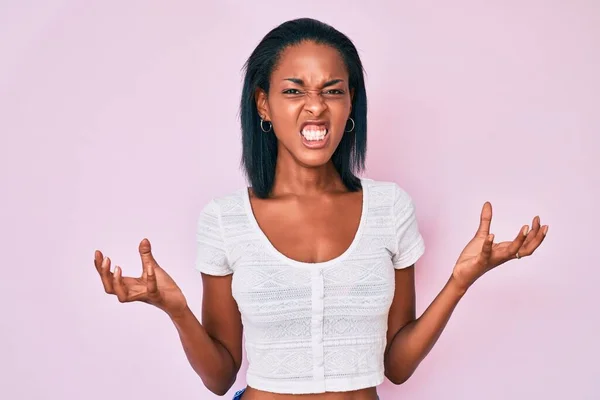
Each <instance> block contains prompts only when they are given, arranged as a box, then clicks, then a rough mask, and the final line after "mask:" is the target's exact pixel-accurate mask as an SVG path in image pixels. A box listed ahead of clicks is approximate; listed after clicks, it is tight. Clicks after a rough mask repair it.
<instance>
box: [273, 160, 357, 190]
mask: <svg viewBox="0 0 600 400" xmlns="http://www.w3.org/2000/svg"><path fill="white" fill-rule="evenodd" d="M280 154H281V153H280ZM340 190H343V191H345V190H346V189H345V186H344V184H343V182H342V179H341V177H340V175H339V174H338V172H337V171H336V169H335V167H334V165H333V162H332V161H331V160H329V161H328V162H327V163H326V164H324V165H320V166H317V167H308V166H303V165H300V164H299V163H298V161H296V160H294V159H292V157H277V163H276V165H275V181H274V184H273V191H272V194H273V195H274V196H280V195H286V194H294V195H314V194H319V193H324V192H331V191H340Z"/></svg>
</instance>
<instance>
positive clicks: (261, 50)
mask: <svg viewBox="0 0 600 400" xmlns="http://www.w3.org/2000/svg"><path fill="white" fill-rule="evenodd" d="M303 41H312V42H315V43H318V44H325V45H328V46H331V47H333V48H335V49H337V50H338V51H339V52H340V54H341V56H342V59H343V60H344V63H345V65H346V68H347V70H348V75H349V86H350V90H351V91H354V96H353V99H352V112H351V114H350V117H351V118H352V119H353V120H354V129H353V130H352V131H351V132H349V133H345V134H344V135H343V137H342V140H341V141H340V143H339V145H338V147H337V149H336V150H335V152H334V153H333V156H332V161H333V165H334V166H335V168H336V170H337V171H338V173H339V174H340V176H341V179H342V182H343V183H344V185H345V186H346V187H347V188H348V190H350V191H357V190H359V189H360V188H361V184H360V179H359V178H358V177H357V176H356V175H355V173H357V172H360V171H362V170H363V169H364V166H365V156H366V150H367V94H366V90H365V81H364V76H363V72H364V71H363V65H362V62H361V60H360V57H359V55H358V51H357V50H356V47H355V46H354V44H353V43H352V41H351V40H350V39H349V38H348V37H347V36H346V35H344V34H343V33H341V32H340V31H338V30H336V29H335V28H333V27H332V26H330V25H327V24H325V23H323V22H320V21H317V20H314V19H311V18H300V19H295V20H291V21H287V22H284V23H283V24H281V25H279V26H278V27H276V28H274V29H273V30H271V31H270V32H269V33H268V34H267V35H266V36H265V37H264V38H263V39H262V40H261V42H260V43H259V44H258V46H256V48H255V49H254V51H253V52H252V54H251V55H250V57H249V58H248V60H247V61H246V63H245V64H244V71H245V77H244V87H243V90H242V99H241V105H240V120H241V128H242V147H243V150H242V166H243V168H244V170H245V172H246V176H247V177H248V180H249V181H250V185H251V186H252V189H253V191H254V193H255V194H256V195H257V196H258V197H261V198H265V197H268V196H269V193H270V192H271V189H272V187H273V181H274V179H275V163H276V161H277V138H276V137H275V135H272V134H271V135H266V134H264V133H263V132H262V131H261V128H260V116H259V115H258V109H257V107H256V100H255V97H254V96H255V92H256V90H257V89H259V88H260V89H262V90H264V91H265V93H268V92H269V80H270V78H271V73H272V72H273V70H274V69H275V67H276V65H277V62H278V61H279V57H280V56H281V53H282V51H283V50H285V49H286V48H287V47H289V46H292V45H295V44H299V43H301V42H303Z"/></svg>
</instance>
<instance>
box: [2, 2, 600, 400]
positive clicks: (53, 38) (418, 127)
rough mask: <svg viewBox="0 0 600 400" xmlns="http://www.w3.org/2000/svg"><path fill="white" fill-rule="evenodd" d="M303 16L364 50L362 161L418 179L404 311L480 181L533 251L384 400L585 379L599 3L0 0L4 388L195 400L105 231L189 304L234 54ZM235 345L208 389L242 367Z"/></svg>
mask: <svg viewBox="0 0 600 400" xmlns="http://www.w3.org/2000/svg"><path fill="white" fill-rule="evenodd" d="M305 16H308V17H314V18H317V19H320V20H322V21H324V22H327V23H330V24H332V25H333V26H335V27H336V28H338V29H339V30H341V31H342V32H344V33H346V34H348V35H349V36H350V38H351V39H352V40H353V41H354V43H355V44H356V46H357V48H358V49H359V51H360V55H361V57H362V59H363V61H364V65H365V68H366V71H367V77H366V81H367V90H368V96H369V145H368V147H369V150H368V155H367V157H368V171H367V173H366V175H367V176H369V177H371V178H373V179H380V180H393V181H396V182H398V183H399V184H400V185H401V186H402V187H404V188H405V189H406V190H407V191H408V192H409V193H410V194H411V195H412V196H413V198H414V200H415V202H416V205H417V216H418V220H419V223H420V226H421V228H422V231H423V235H424V237H425V240H426V244H427V250H426V253H425V255H424V257H423V258H422V259H421V260H420V261H419V262H418V264H417V300H418V312H419V314H420V313H421V312H423V310H424V309H425V307H427V305H429V303H430V302H431V301H432V299H433V298H434V296H435V295H436V294H437V293H438V291H439V290H440V289H441V287H442V286H443V284H444V283H445V282H446V280H447V279H448V277H449V275H450V273H451V271H452V267H453V265H454V262H455V260H456V258H457V256H458V254H459V253H460V251H461V250H462V248H463V247H464V245H465V244H466V243H467V241H468V240H469V239H470V238H471V236H472V235H473V233H474V231H475V229H476V228H477V225H478V222H479V212H480V209H481V206H482V204H483V203H484V201H486V200H489V201H491V202H492V204H493V207H494V213H495V214H494V220H493V223H492V232H493V233H495V234H496V237H497V239H498V240H511V239H512V238H513V237H514V236H515V235H516V234H517V232H518V230H519V228H520V227H521V226H522V225H523V224H528V223H531V218H532V217H533V216H535V215H536V214H539V215H540V216H541V220H542V223H544V224H549V225H550V229H549V232H548V236H547V239H546V241H545V242H544V244H543V245H542V247H541V248H540V249H539V250H538V252H537V254H535V256H534V257H531V258H526V259H522V260H519V261H512V262H510V263H508V264H505V265H503V266H502V267H500V268H498V269H497V270H494V271H492V272H491V273H489V274H488V275H486V276H484V277H483V278H482V279H481V280H480V281H478V282H477V283H476V284H475V286H474V287H473V288H472V289H471V290H470V291H469V292H468V294H467V295H466V296H465V298H464V299H463V301H462V302H461V303H460V304H459V306H458V308H457V309H456V311H455V313H454V315H453V317H452V319H451V320H450V322H449V324H448V326H447V329H446V330H445V331H444V333H443V335H442V336H441V338H440V340H439V342H438V343H437V345H436V346H435V348H434V349H433V351H432V352H431V353H430V355H429V356H428V357H427V358H426V360H425V361H424V362H423V363H422V364H421V366H420V367H419V369H418V370H417V372H416V373H415V374H414V375H413V377H412V378H411V379H410V380H409V381H408V382H407V383H405V384H404V385H402V386H394V385H392V384H390V383H389V382H387V381H386V382H385V383H384V384H383V385H382V386H381V387H380V388H379V393H380V396H381V397H382V399H384V400H388V399H411V400H438V399H460V400H468V399H486V400H494V399H598V398H600V383H598V375H599V373H600V367H598V360H599V357H600V346H599V345H598V338H599V337H600V328H599V325H600V324H599V314H600V313H599V312H598V300H597V296H598V295H597V293H596V290H597V289H598V284H599V283H600V282H599V280H600V269H599V267H600V266H599V265H598V254H597V251H598V245H597V233H596V230H597V226H598V222H600V221H599V218H598V211H597V207H598V203H599V201H600V196H599V194H600V193H599V183H600V182H599V177H600V172H599V171H600V162H599V161H598V157H599V156H600V139H599V134H600V118H599V115H598V114H599V111H598V109H599V106H600V75H599V74H598V71H600V3H598V2H597V1H594V0H589V1H584V0H576V1H568V2H567V1H562V2H559V1H542V0H539V1H533V0H527V1H522V0H521V1H505V0H488V1H466V0H462V1H454V2H445V1H437V2H435V1H398V2H393V1H382V2H372V1H370V2H347V1H335V2H334V1H328V2H323V1H303V2H283V1H261V2H256V1H255V2H233V1H219V2H217V1H214V2H201V1H191V0H189V1H169V2H166V1H164V2H159V1H141V0H140V1H119V2H117V1H89V0H88V1H85V2H83V1H67V0H64V1H43V2H42V1H38V2H35V1H23V0H20V1H17V0H14V1H6V0H4V1H1V2H0V59H1V61H0V132H1V143H0V153H1V154H0V155H1V157H0V166H1V169H0V177H1V191H2V192H1V196H0V202H1V207H0V216H1V222H0V229H1V236H0V239H1V241H0V246H1V256H2V259H1V266H2V275H1V277H0V300H1V305H2V316H1V318H0V327H1V329H0V398H2V399H7V400H9V399H10V400H13V399H19V400H20V399H41V398H53V399H86V400H95V399H106V398H111V399H146V400H152V399H165V398H166V399H181V400H183V399H212V398H216V396H214V395H213V394H212V393H210V392H209V391H208V390H206V389H205V388H204V386H203V384H202V382H201V381H200V379H199V378H198V377H197V376H196V375H195V373H194V372H193V370H192V369H191V367H190V366H189V365H188V362H187V360H186V358H185V355H184V352H183V350H182V348H181V345H180V343H179V339H178V336H177V333H176V330H175V328H174V327H173V325H172V324H171V322H170V321H169V319H168V318H167V317H166V315H165V314H163V313H162V312H161V311H159V310H158V309H155V308H153V307H150V306H148V305H146V304H120V303H119V302H118V301H117V299H116V298H115V297H114V296H108V295H106V294H105V293H104V292H103V289H102V285H101V282H100V279H99V277H98V275H97V273H96V270H95V269H94V266H93V263H92V260H93V255H94V250H95V249H101V250H102V251H104V252H105V253H106V254H107V255H109V256H110V257H111V258H112V259H113V261H114V263H116V264H119V265H122V266H123V268H124V272H125V274H127V275H138V274H139V273H140V272H141V265H140V261H139V257H138V253H137V246H138V243H139V241H140V240H141V239H142V238H144V237H148V238H149V239H150V240H151V242H152V244H153V247H154V253H155V256H156V258H157V260H158V261H159V262H160V263H161V265H162V266H163V267H164V268H165V269H166V270H167V271H168V272H169V273H170V274H172V276H173V277H174V278H175V280H176V281H177V282H178V283H179V285H180V286H181V287H182V289H183V291H184V293H185V294H186V296H187V298H188V301H189V303H190V305H191V307H192V309H193V311H194V312H195V313H196V315H199V313H200V305H201V299H202V290H201V277H200V274H199V273H198V272H197V271H196V270H195V269H194V258H195V228H196V220H197V217H198V214H199V212H200V210H201V208H202V207H203V206H204V205H205V204H206V203H207V202H208V201H209V200H210V199H211V198H212V197H214V196H219V195H222V194H225V193H228V192H229V191H232V190H235V189H237V188H239V187H242V186H245V185H246V182H245V180H244V178H243V175H242V171H241V170H240V168H239V159H240V152H241V143H240V129H239V120H238V104H239V97H240V92H241V81H242V74H241V68H242V65H243V62H244V61H245V59H246V58H247V57H248V56H249V54H250V52H251V51H252V50H253V48H254V47H255V46H256V45H257V44H258V42H259V40H260V39H261V38H262V37H263V36H264V35H265V34H266V33H267V32H268V31H269V30H270V29H271V28H273V27H275V26H276V25H278V24H280V23H282V22H284V21H285V20H288V19H292V18H297V17H305ZM245 370H246V364H245V363H244V366H243V367H242V371H240V374H239V376H238V379H237V381H236V383H235V385H234V387H233V388H232V389H231V391H230V392H229V393H228V394H227V396H226V397H225V398H231V397H232V394H233V392H234V391H235V390H237V389H240V388H242V387H244V385H245V378H244V377H245V374H244V373H245Z"/></svg>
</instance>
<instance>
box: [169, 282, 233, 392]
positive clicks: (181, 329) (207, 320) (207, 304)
mask: <svg viewBox="0 0 600 400" xmlns="http://www.w3.org/2000/svg"><path fill="white" fill-rule="evenodd" d="M202 282H203V300H202V324H200V322H199V321H198V319H197V318H196V317H195V316H194V314H193V313H192V311H191V310H190V309H189V308H186V309H185V310H184V311H183V312H182V313H180V314H177V315H173V316H171V319H172V321H173V323H174V324H175V327H176V328H177V331H178V333H179V338H180V339H181V344H182V345H183V349H184V351H185V354H186V356H187V359H188V361H189V362H190V365H191V366H192V368H193V369H194V371H196V373H197V374H198V375H199V376H200V378H201V379H202V382H203V383H204V385H205V386H206V387H207V388H208V389H209V390H210V391H211V392H213V393H215V394H217V395H219V396H222V395H224V394H225V393H227V391H228V390H229V389H230V388H231V386H232V385H233V383H234V382H235V379H236V376H237V373H238V371H239V369H240V366H241V363H242V323H241V318H240V313H239V311H238V308H237V304H236V303H235V300H234V299H233V297H232V295H231V275H228V276H223V277H220V276H210V275H205V274H202Z"/></svg>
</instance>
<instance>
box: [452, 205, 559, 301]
mask: <svg viewBox="0 0 600 400" xmlns="http://www.w3.org/2000/svg"><path fill="white" fill-rule="evenodd" d="M491 222H492V205H491V204H490V203H489V202H486V203H485V204H484V205H483V208H482V210H481V217H480V221H479V228H478V229H477V232H476V233H475V236H474V237H473V239H471V241H470V242H469V243H468V244H467V246H466V247H465V248H464V249H463V251H462V252H461V253H460V256H459V257H458V260H457V261H456V265H455V267H454V271H453V272H452V275H453V277H454V279H456V280H457V282H459V284H460V285H461V286H462V287H463V288H465V289H466V288H468V287H469V286H470V285H472V284H473V282H475V281H476V280H477V279H478V278H479V277H480V276H482V275H483V274H485V273H486V272H487V271H489V270H491V269H493V268H495V267H497V266H499V265H501V264H504V263H505V262H507V261H509V260H512V259H515V258H521V257H526V256H530V255H532V254H533V252H534V251H535V250H536V249H537V248H538V247H539V246H540V244H541V243H542V241H543V240H544V238H545V237H546V233H547V232H548V226H547V225H544V226H541V225H540V217H539V216H536V217H534V218H533V221H532V227H531V230H530V229H529V226H528V225H525V226H523V227H522V228H521V229H520V231H519V234H518V235H517V237H516V238H515V239H514V240H512V241H506V242H500V243H494V235H493V234H490V225H491Z"/></svg>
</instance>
